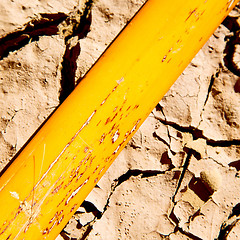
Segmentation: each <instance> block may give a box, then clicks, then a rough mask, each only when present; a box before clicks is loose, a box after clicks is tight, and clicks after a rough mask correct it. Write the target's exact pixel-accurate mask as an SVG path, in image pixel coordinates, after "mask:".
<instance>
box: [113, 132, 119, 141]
mask: <svg viewBox="0 0 240 240" xmlns="http://www.w3.org/2000/svg"><path fill="white" fill-rule="evenodd" d="M119 135H120V134H119V132H118V130H117V131H116V132H115V133H114V136H113V138H112V143H115V142H116V141H117V139H118V137H119Z"/></svg>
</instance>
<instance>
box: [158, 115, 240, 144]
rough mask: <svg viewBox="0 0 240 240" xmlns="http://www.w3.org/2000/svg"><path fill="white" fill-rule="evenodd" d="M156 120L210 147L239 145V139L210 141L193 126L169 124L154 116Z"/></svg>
mask: <svg viewBox="0 0 240 240" xmlns="http://www.w3.org/2000/svg"><path fill="white" fill-rule="evenodd" d="M154 117H155V118H156V119H157V120H159V121H160V122H161V123H162V124H164V125H168V126H171V127H173V128H174V129H176V130H177V131H180V132H185V133H190V134H192V136H193V139H194V140H196V139H199V138H202V139H205V140H206V143H207V145H209V146H212V147H230V146H238V145H240V139H232V140H214V139H210V138H208V137H206V136H204V135H203V132H202V130H200V129H198V128H196V127H193V126H188V127H185V126H181V125H179V124H177V123H175V122H171V121H166V120H164V119H162V118H159V117H157V116H154Z"/></svg>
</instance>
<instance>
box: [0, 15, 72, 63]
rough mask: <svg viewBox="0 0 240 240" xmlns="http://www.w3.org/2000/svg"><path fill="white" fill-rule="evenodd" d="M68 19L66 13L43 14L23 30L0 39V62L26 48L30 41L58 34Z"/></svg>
mask: <svg viewBox="0 0 240 240" xmlns="http://www.w3.org/2000/svg"><path fill="white" fill-rule="evenodd" d="M67 17H68V15H67V14H65V13H61V12H59V13H51V14H50V13H49V14H47V13H41V14H39V17H38V18H37V19H33V20H31V21H30V22H28V23H27V24H25V26H24V27H23V29H22V30H18V31H15V32H12V33H9V34H7V35H5V36H3V37H2V38H0V46H1V48H0V60H2V59H3V58H4V57H7V56H8V55H9V53H10V52H13V51H16V50H19V49H21V48H22V47H24V46H25V45H27V44H28V43H29V41H30V40H31V41H37V40H38V38H39V36H52V35H56V34H57V33H58V25H59V24H60V23H61V22H63V21H64V20H66V19H67Z"/></svg>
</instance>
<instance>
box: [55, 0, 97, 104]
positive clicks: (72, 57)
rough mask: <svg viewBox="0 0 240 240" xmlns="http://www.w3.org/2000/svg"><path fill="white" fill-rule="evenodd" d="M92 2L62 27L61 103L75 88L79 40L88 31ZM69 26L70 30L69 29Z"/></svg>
mask: <svg viewBox="0 0 240 240" xmlns="http://www.w3.org/2000/svg"><path fill="white" fill-rule="evenodd" d="M92 4H93V0H88V1H86V2H85V8H84V11H83V13H81V12H80V11H79V10H77V11H76V12H75V13H72V14H71V15H70V17H69V18H68V19H66V21H65V23H66V24H67V26H64V27H62V29H61V31H62V34H63V35H64V34H65V45H66V49H65V53H64V56H63V60H62V70H61V75H62V77H61V82H60V84H61V89H60V91H59V101H60V103H62V102H63V101H64V100H65V99H66V98H67V97H68V96H69V94H70V93H71V92H72V91H73V90H74V88H75V86H76V82H75V77H76V70H77V59H78V57H79V55H80V52H81V47H80V43H79V41H78V40H79V39H82V38H85V37H86V36H87V34H88V32H89V31H90V26H91V22H92V15H91V9H92ZM69 26H70V28H69ZM74 37H77V42H76V41H75V42H76V43H75V42H74Z"/></svg>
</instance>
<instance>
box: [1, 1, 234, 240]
mask: <svg viewBox="0 0 240 240" xmlns="http://www.w3.org/2000/svg"><path fill="white" fill-rule="evenodd" d="M237 2H238V0H236V1H234V0H195V1H192V0H185V1H179V0H172V1H169V0H149V1H147V3H146V4H145V5H144V6H143V8H142V9H141V11H140V12H139V13H138V14H137V15H136V16H135V17H134V19H133V20H132V21H131V22H130V23H129V24H128V26H127V27H126V28H125V30H124V31H123V32H122V33H121V34H120V35H119V36H118V38H117V39H116V40H115V41H114V43H113V44H111V46H110V47H109V48H108V49H107V51H106V52H105V53H104V54H103V55H102V57H101V58H100V59H99V60H98V61H97V63H96V64H95V65H94V67H93V68H92V69H91V70H90V71H89V72H88V73H87V75H86V76H85V78H84V79H83V80H82V81H81V83H80V84H79V85H78V86H77V88H76V89H75V90H74V92H73V93H72V94H71V95H70V96H69V97H68V98H67V99H66V101H65V102H64V103H63V104H62V105H61V106H60V107H59V108H58V109H57V111H56V112H55V113H54V114H53V115H52V116H51V117H50V119H49V120H48V121H47V122H46V123H45V124H44V126H43V127H42V128H41V129H40V130H39V131H38V133H37V134H36V135H35V136H34V137H33V139H32V140H31V141H30V142H29V143H28V144H27V146H26V147H25V148H24V149H23V150H22V151H21V152H20V154H19V155H18V156H17V158H16V159H15V160H14V162H13V163H12V164H11V165H10V167H9V168H8V169H7V170H6V172H5V173H4V174H3V175H2V177H1V178H0V239H8V240H12V239H54V238H55V237H56V236H57V235H58V233H59V232H60V231H61V229H62V228H63V227H64V225H65V224H66V223H67V222H68V220H69V219H70V217H71V215H72V214H73V213H74V211H75V210H76V209H77V208H78V207H79V205H80V204H81V202H82V201H83V200H84V198H85V197H86V196H87V195H88V193H89V192H90V191H91V189H92V188H93V187H94V186H95V184H96V183H97V182H98V180H99V179H100V177H101V176H102V175H103V174H104V172H105V171H106V170H107V168H108V167H109V166H110V165H111V163H112V162H113V160H114V159H115V158H116V157H117V155H118V154H119V152H120V151H121V150H122V149H123V148H124V146H125V145H126V143H127V142H128V140H129V139H130V138H131V137H132V135H133V134H134V133H135V131H136V130H137V129H138V127H139V126H140V125H141V123H142V122H143V121H144V120H145V118H146V117H147V116H148V114H149V113H150V112H151V110H152V109H153V108H154V106H155V105H156V104H157V103H158V102H159V101H160V99H161V98H162V97H163V95H164V94H165V93H166V91H167V90H168V89H169V87H170V86H171V85H172V84H173V82H174V81H175V80H176V79H177V77H178V76H179V75H180V73H181V72H182V71H183V70H184V68H185V67H186V66H187V64H188V63H189V62H190V60H191V59H192V58H193V57H194V55H195V54H196V53H197V51H198V50H199V49H200V48H201V47H202V45H203V44H204V43H205V42H206V40H207V39H208V38H209V36H210V35H211V34H212V33H213V31H214V30H215V29H216V28H217V26H218V25H219V24H220V23H221V22H222V20H223V19H224V18H225V17H226V15H227V14H228V13H229V11H230V10H231V9H232V8H233V6H234V5H235V4H236V3H237Z"/></svg>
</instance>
